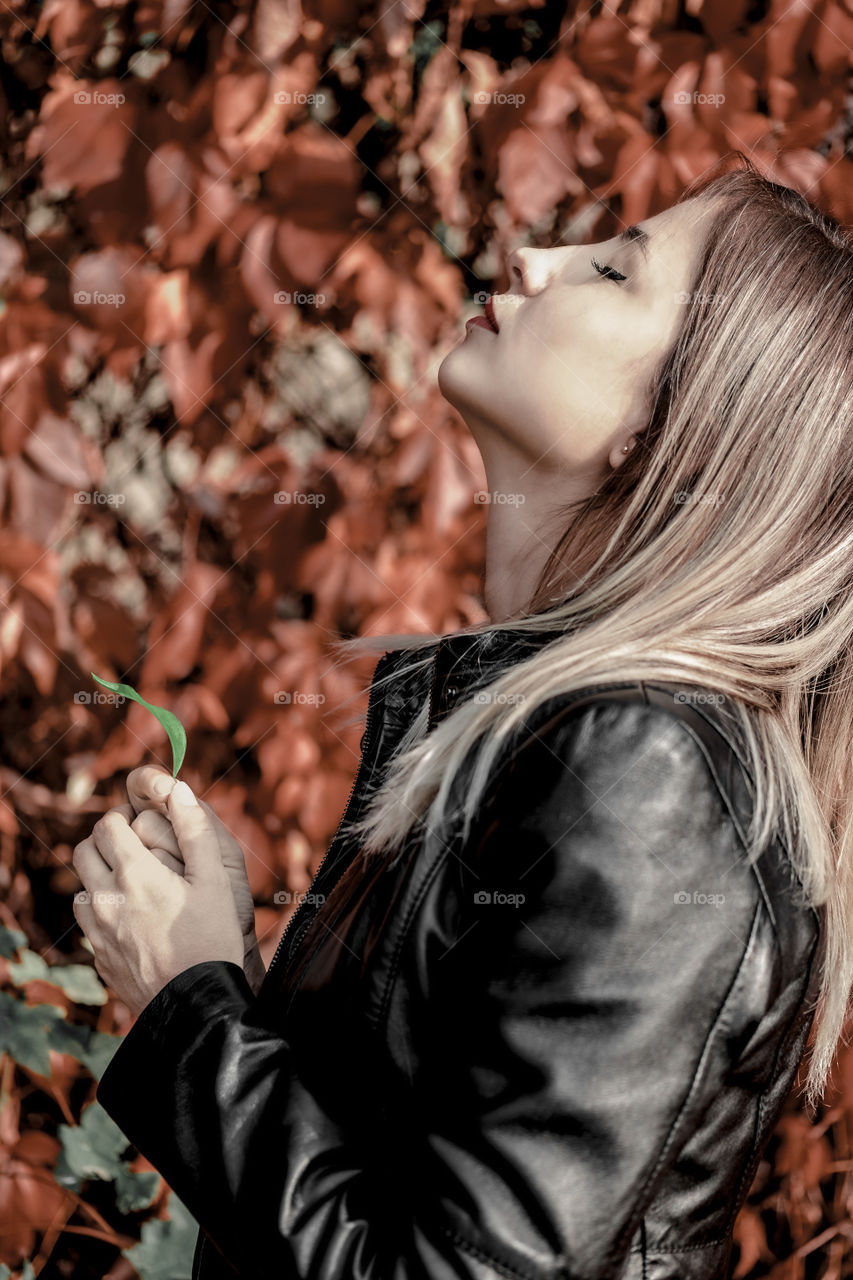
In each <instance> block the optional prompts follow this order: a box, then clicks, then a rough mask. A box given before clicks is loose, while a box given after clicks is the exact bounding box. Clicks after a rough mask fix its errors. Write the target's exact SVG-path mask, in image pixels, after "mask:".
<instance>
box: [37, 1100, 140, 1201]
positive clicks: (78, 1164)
mask: <svg viewBox="0 0 853 1280" xmlns="http://www.w3.org/2000/svg"><path fill="white" fill-rule="evenodd" d="M58 1133H59V1138H60V1141H61V1142H62V1150H61V1152H60V1153H59V1156H58V1158H57V1161H56V1168H55V1169H54V1176H55V1178H56V1181H57V1182H58V1183H59V1184H60V1185H61V1186H63V1187H70V1188H71V1190H72V1191H79V1190H80V1184H81V1182H82V1181H83V1180H84V1179H86V1178H99V1179H100V1180H101V1181H102V1182H112V1181H113V1180H114V1179H115V1178H117V1177H118V1176H119V1174H120V1173H121V1170H122V1167H123V1162H122V1160H121V1153H122V1152H123V1151H124V1150H125V1148H126V1147H127V1146H128V1145H129V1143H128V1139H127V1138H126V1137H125V1136H124V1134H123V1133H122V1131H121V1129H120V1128H119V1127H118V1125H117V1124H116V1122H115V1121H114V1120H113V1119H111V1118H110V1116H108V1115H107V1113H106V1111H105V1110H104V1108H103V1107H102V1106H101V1104H100V1103H99V1102H92V1103H90V1104H89V1106H88V1107H87V1108H86V1110H85V1111H84V1112H83V1115H82V1117H81V1119H80V1123H79V1124H77V1125H70V1124H61V1125H60V1126H59V1130H58Z"/></svg>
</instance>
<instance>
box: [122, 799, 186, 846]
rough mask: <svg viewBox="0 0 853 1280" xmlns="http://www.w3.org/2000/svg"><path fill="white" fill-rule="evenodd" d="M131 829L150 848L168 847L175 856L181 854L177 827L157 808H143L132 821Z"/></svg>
mask: <svg viewBox="0 0 853 1280" xmlns="http://www.w3.org/2000/svg"><path fill="white" fill-rule="evenodd" d="M130 829H131V831H135V832H136V834H137V835H138V836H139V839H140V840H141V841H142V843H143V844H145V845H147V846H148V848H149V849H153V848H154V846H155V845H156V846H157V847H158V848H160V849H167V850H168V851H169V853H171V854H172V856H173V857H175V858H179V857H180V856H181V850H180V848H179V847H178V841H177V837H176V836H175V828H174V827H173V826H172V824H171V822H170V821H169V819H168V818H164V817H163V815H162V814H161V813H158V812H157V810H156V809H143V810H142V813H140V814H137V816H136V817H135V818H134V820H133V822H131V824H130Z"/></svg>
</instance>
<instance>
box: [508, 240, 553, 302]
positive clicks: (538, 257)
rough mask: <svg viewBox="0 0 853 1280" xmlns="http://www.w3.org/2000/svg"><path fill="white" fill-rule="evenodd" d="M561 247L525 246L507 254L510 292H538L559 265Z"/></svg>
mask: <svg viewBox="0 0 853 1280" xmlns="http://www.w3.org/2000/svg"><path fill="white" fill-rule="evenodd" d="M560 258H561V254H560V251H559V249H556V248H554V249H532V248H530V247H528V246H523V247H522V248H520V249H513V250H512V252H511V253H510V254H508V255H507V260H506V265H507V271H508V273H509V284H510V292H511V293H515V292H518V291H520V292H521V293H524V294H530V293H538V292H539V290H540V289H543V288H544V287H545V285H546V284H547V283H548V281H549V280H550V279H551V276H552V275H553V274H554V271H555V270H556V269H557V267H558V265H559V260H560Z"/></svg>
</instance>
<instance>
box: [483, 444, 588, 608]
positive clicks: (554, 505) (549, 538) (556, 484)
mask: <svg viewBox="0 0 853 1280" xmlns="http://www.w3.org/2000/svg"><path fill="white" fill-rule="evenodd" d="M486 475H487V483H486V486H485V488H486V489H487V490H488V492H489V495H490V499H491V500H490V501H489V503H488V504H487V506H486V511H487V524H486V572H485V582H484V589H483V597H484V602H485V606H486V611H487V613H488V615H489V618H490V620H491V621H492V622H494V623H496V624H499V623H502V622H506V621H507V620H508V619H510V618H513V617H516V616H517V615H518V614H519V613H520V612H521V611H522V610H523V609H525V608H527V607H528V606H529V604H530V602H531V599H532V597H533V594H534V592H535V589H536V586H537V584H538V582H539V578H540V577H541V575H542V572H543V570H544V568H545V565H546V563H547V561H548V558H549V556H550V555H551V552H552V551H553V549H554V547H555V546H556V545H557V543H558V541H559V539H560V537H561V535H562V533H563V531H564V529H565V526H566V523H567V520H568V516H569V511H568V507H569V504H570V503H572V502H573V501H574V502H576V501H578V500H579V499H580V498H583V497H586V496H587V493H588V492H589V490H588V488H586V487H584V486H582V485H581V484H574V485H573V484H571V483H570V480H569V478H567V476H566V474H565V472H563V473H562V474H556V475H555V474H547V475H543V474H541V473H539V472H537V471H535V470H534V469H533V468H532V467H531V466H530V464H529V462H525V463H524V465H521V466H520V465H519V462H518V459H515V461H514V462H513V464H512V466H504V467H501V466H498V465H491V466H490V465H488V464H487V466H486ZM573 568H574V569H575V570H576V571H577V570H578V568H579V558H578V557H574V559H573Z"/></svg>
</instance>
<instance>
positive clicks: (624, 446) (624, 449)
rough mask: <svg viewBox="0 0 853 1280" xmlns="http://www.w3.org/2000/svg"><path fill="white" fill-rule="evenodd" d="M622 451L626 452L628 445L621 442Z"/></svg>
mask: <svg viewBox="0 0 853 1280" xmlns="http://www.w3.org/2000/svg"><path fill="white" fill-rule="evenodd" d="M622 452H623V453H627V452H628V446H627V445H626V444H623V446H622Z"/></svg>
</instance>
